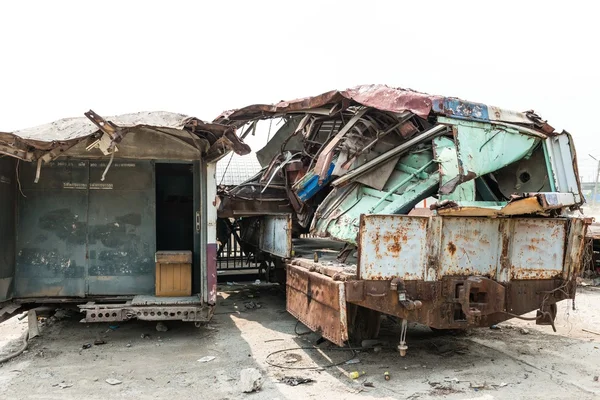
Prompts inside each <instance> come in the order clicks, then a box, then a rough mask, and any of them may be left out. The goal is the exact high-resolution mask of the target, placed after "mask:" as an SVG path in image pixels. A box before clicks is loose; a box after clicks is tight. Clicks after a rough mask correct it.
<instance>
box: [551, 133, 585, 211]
mask: <svg viewBox="0 0 600 400" xmlns="http://www.w3.org/2000/svg"><path fill="white" fill-rule="evenodd" d="M544 150H545V152H546V153H545V154H546V155H547V157H548V161H549V166H548V169H549V175H550V176H551V181H552V184H553V185H552V186H553V188H554V189H553V190H552V191H556V192H563V193H573V194H574V195H575V200H576V202H577V204H582V203H583V201H584V199H583V194H582V193H581V185H580V182H579V173H578V170H577V158H576V156H575V146H574V145H573V139H572V138H571V135H570V134H568V133H567V132H562V134H560V135H556V136H552V137H549V138H547V139H546V140H545V141H544Z"/></svg>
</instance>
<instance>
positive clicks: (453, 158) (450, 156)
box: [433, 136, 475, 201]
mask: <svg viewBox="0 0 600 400" xmlns="http://www.w3.org/2000/svg"><path fill="white" fill-rule="evenodd" d="M433 154H434V156H435V158H436V160H437V161H438V163H439V172H440V186H443V185H445V184H446V183H448V182H449V181H451V180H452V179H454V178H455V177H456V176H458V174H459V173H460V171H459V168H458V166H459V163H458V156H457V154H456V144H455V143H454V142H453V141H452V140H451V139H449V138H447V137H443V136H439V137H436V138H434V139H433ZM439 199H440V200H462V201H475V180H470V181H467V182H464V183H462V184H460V185H458V186H457V187H456V188H455V189H454V191H453V192H452V193H450V194H446V195H440V197H439Z"/></svg>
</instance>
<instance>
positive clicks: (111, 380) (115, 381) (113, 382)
mask: <svg viewBox="0 0 600 400" xmlns="http://www.w3.org/2000/svg"><path fill="white" fill-rule="evenodd" d="M106 383H108V384H109V385H113V386H114V385H120V384H121V383H123V382H121V381H120V380H118V379H115V378H108V379H107V380H106Z"/></svg>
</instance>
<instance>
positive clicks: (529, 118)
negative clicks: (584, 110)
mask: <svg viewBox="0 0 600 400" xmlns="http://www.w3.org/2000/svg"><path fill="white" fill-rule="evenodd" d="M278 118H281V119H282V120H283V125H281V127H280V128H279V130H278V131H277V132H276V133H275V134H274V136H273V137H272V138H271V139H270V140H269V141H268V143H267V144H266V146H265V147H264V148H262V149H261V150H259V151H258V152H257V157H258V160H259V162H260V163H261V165H262V167H263V169H262V170H261V172H260V173H259V174H257V175H256V176H255V177H253V178H252V179H250V180H248V181H247V182H244V183H243V184H241V185H238V186H236V187H234V188H232V189H230V190H228V191H221V192H220V205H219V216H220V217H241V216H251V215H264V214H277V213H293V214H294V216H295V220H294V223H295V224H294V225H295V230H296V231H300V232H307V231H309V230H310V232H311V233H312V234H315V235H317V236H321V237H331V238H334V239H337V240H341V241H344V242H347V243H349V244H352V245H354V244H356V243H357V236H358V231H359V221H360V215H361V214H409V213H411V212H413V213H414V212H416V211H415V210H414V207H415V205H417V204H418V203H420V202H422V201H423V200H424V199H427V198H429V197H432V196H433V197H435V198H436V202H435V203H434V204H433V205H432V207H431V208H432V210H431V211H430V210H427V211H426V212H427V213H437V214H440V215H463V216H491V217H494V216H510V215H532V214H542V215H559V214H561V213H564V212H565V211H567V210H568V209H575V208H577V207H578V206H579V205H580V204H581V203H582V196H581V193H580V188H579V182H578V174H577V172H576V160H575V157H574V154H575V152H574V149H573V145H572V140H571V137H570V135H569V134H568V133H566V132H561V133H558V132H555V131H554V128H552V127H551V126H550V125H548V124H547V123H546V122H545V121H543V120H542V119H541V118H540V117H539V116H538V115H536V114H535V113H534V112H533V111H528V112H523V113H521V112H513V111H506V110H503V109H500V108H497V107H491V106H487V105H485V104H480V103H472V102H466V101H462V100H459V99H456V98H448V97H440V96H431V95H427V94H423V93H419V92H415V91H412V90H405V89H396V88H390V87H387V86H382V85H367V86H358V87H355V88H351V89H347V90H344V91H331V92H327V93H324V94H321V95H318V96H314V97H307V98H302V99H297V100H292V101H285V102H280V103H278V104H274V105H251V106H248V107H244V108H241V109H238V110H234V111H229V112H225V113H223V114H222V115H221V116H220V117H218V118H217V119H216V120H215V122H218V123H221V124H226V125H230V126H234V127H238V128H242V129H241V130H240V131H241V132H242V133H241V138H242V139H243V138H244V137H245V136H246V135H247V134H248V133H249V132H252V131H253V130H255V129H256V123H257V121H258V120H261V119H278ZM571 155H572V156H571ZM420 212H421V213H422V212H423V210H422V209H421V211H420Z"/></svg>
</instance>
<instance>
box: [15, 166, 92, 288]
mask: <svg viewBox="0 0 600 400" xmlns="http://www.w3.org/2000/svg"><path fill="white" fill-rule="evenodd" d="M35 167H36V166H35V164H33V165H31V164H25V163H21V165H20V168H19V175H20V182H21V186H22V190H23V194H24V195H25V196H26V197H23V196H19V198H18V218H17V255H16V273H15V288H16V293H15V297H56V296H77V297H83V296H84V295H85V275H86V264H87V259H86V239H87V211H88V203H87V197H88V194H87V186H88V163H87V161H64V162H53V163H50V164H45V165H44V166H43V167H42V169H41V175H40V179H39V182H38V183H37V184H36V183H34V179H35V172H36V171H35V170H36V168H35Z"/></svg>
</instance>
